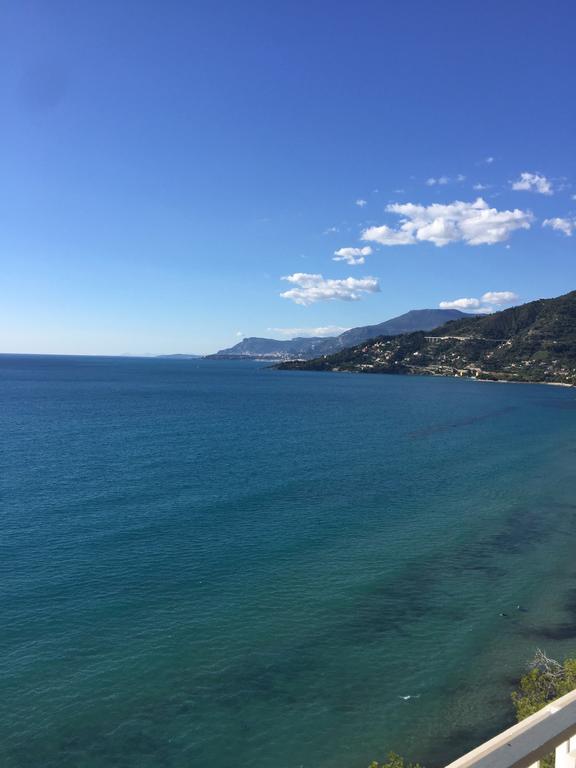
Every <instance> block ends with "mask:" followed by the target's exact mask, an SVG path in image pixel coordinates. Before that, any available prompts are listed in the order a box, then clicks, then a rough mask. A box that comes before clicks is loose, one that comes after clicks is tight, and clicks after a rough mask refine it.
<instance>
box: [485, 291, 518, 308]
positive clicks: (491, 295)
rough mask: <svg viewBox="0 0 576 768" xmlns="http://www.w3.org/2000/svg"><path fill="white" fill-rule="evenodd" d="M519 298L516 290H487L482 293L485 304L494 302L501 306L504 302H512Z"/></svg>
mask: <svg viewBox="0 0 576 768" xmlns="http://www.w3.org/2000/svg"><path fill="white" fill-rule="evenodd" d="M518 298H519V296H518V294H517V293H514V291H487V292H486V293H485V294H483V295H482V302H483V303H484V304H494V305H497V306H501V305H502V304H511V303H512V302H513V301H517V300H518Z"/></svg>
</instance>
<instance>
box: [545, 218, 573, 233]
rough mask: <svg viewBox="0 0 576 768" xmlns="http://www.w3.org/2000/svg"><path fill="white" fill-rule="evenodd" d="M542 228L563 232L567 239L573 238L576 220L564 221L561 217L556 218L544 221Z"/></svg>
mask: <svg viewBox="0 0 576 768" xmlns="http://www.w3.org/2000/svg"><path fill="white" fill-rule="evenodd" d="M542 226H543V227H550V229H555V230H556V231H557V232H563V233H564V234H565V235H566V237H572V232H574V230H575V229H576V219H562V218H561V217H560V216H556V217H555V218H553V219H544V221H543V222H542Z"/></svg>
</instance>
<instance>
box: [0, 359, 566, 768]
mask: <svg viewBox="0 0 576 768" xmlns="http://www.w3.org/2000/svg"><path fill="white" fill-rule="evenodd" d="M575 470H576V391H575V390H572V389H567V388H561V387H552V386H543V385H520V384H498V383H488V382H476V381H470V380H459V379H450V378H418V377H406V376H383V375H361V374H360V375H358V374H345V373H342V374H337V373H331V374H330V373H313V372H302V371H289V372H281V371H277V370H273V369H272V368H270V367H269V366H268V365H266V364H263V363H256V362H250V361H223V360H222V361H218V360H202V359H201V360H182V359H177V360H176V359H148V358H142V359H138V358H110V357H109V358H104V357H100V358H98V357H59V356H24V355H20V356H10V355H3V356H0V492H1V498H0V502H1V507H0V521H1V529H0V530H1V557H0V710H1V711H0V766H2V768H116V767H117V768H224V767H225V766H226V767H227V766H230V768H231V767H232V766H234V768H367V766H368V765H369V763H370V762H371V761H372V760H382V759H384V758H385V756H386V755H387V753H388V752H389V751H391V750H393V751H396V752H398V753H400V754H402V755H404V756H405V757H406V758H407V759H411V760H418V761H420V762H421V763H422V764H423V765H425V766H426V768H434V767H435V766H441V765H443V764H445V763H447V762H448V761H450V760H451V759H454V758H456V757H458V756H459V755H460V754H462V753H464V752H465V751H467V750H469V749H471V748H473V747H474V746H476V745H478V744H479V743H480V742H481V741H483V740H484V739H486V738H488V737H490V736H492V735H494V734H496V733H497V732H498V731H499V730H501V729H502V728H504V727H506V726H508V725H510V724H512V722H513V721H514V714H513V711H512V707H511V703H510V692H511V690H512V689H513V688H514V686H515V685H516V683H517V680H518V678H519V676H521V675H522V674H523V673H524V672H525V671H526V669H527V666H528V664H529V662H530V660H531V658H532V657H533V655H534V653H535V651H536V649H537V648H542V649H544V650H546V652H547V653H548V654H549V655H551V656H554V657H556V658H564V657H566V656H569V655H574V654H576V471H575Z"/></svg>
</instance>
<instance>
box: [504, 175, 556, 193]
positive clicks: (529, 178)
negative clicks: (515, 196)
mask: <svg viewBox="0 0 576 768" xmlns="http://www.w3.org/2000/svg"><path fill="white" fill-rule="evenodd" d="M512 189H515V190H517V191H520V192H537V193H538V194H540V195H552V194H553V190H552V182H551V181H550V180H549V179H547V178H546V176H542V174H540V173H528V172H526V171H525V172H524V173H521V174H520V178H519V179H516V181H513V182H512Z"/></svg>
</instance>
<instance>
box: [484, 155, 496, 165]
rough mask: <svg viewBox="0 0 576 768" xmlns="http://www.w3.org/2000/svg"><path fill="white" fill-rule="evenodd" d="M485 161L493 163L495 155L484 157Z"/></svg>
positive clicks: (487, 163) (489, 163)
mask: <svg viewBox="0 0 576 768" xmlns="http://www.w3.org/2000/svg"><path fill="white" fill-rule="evenodd" d="M484 162H485V163H486V165H492V163H493V162H494V158H493V157H485V158H484Z"/></svg>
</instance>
